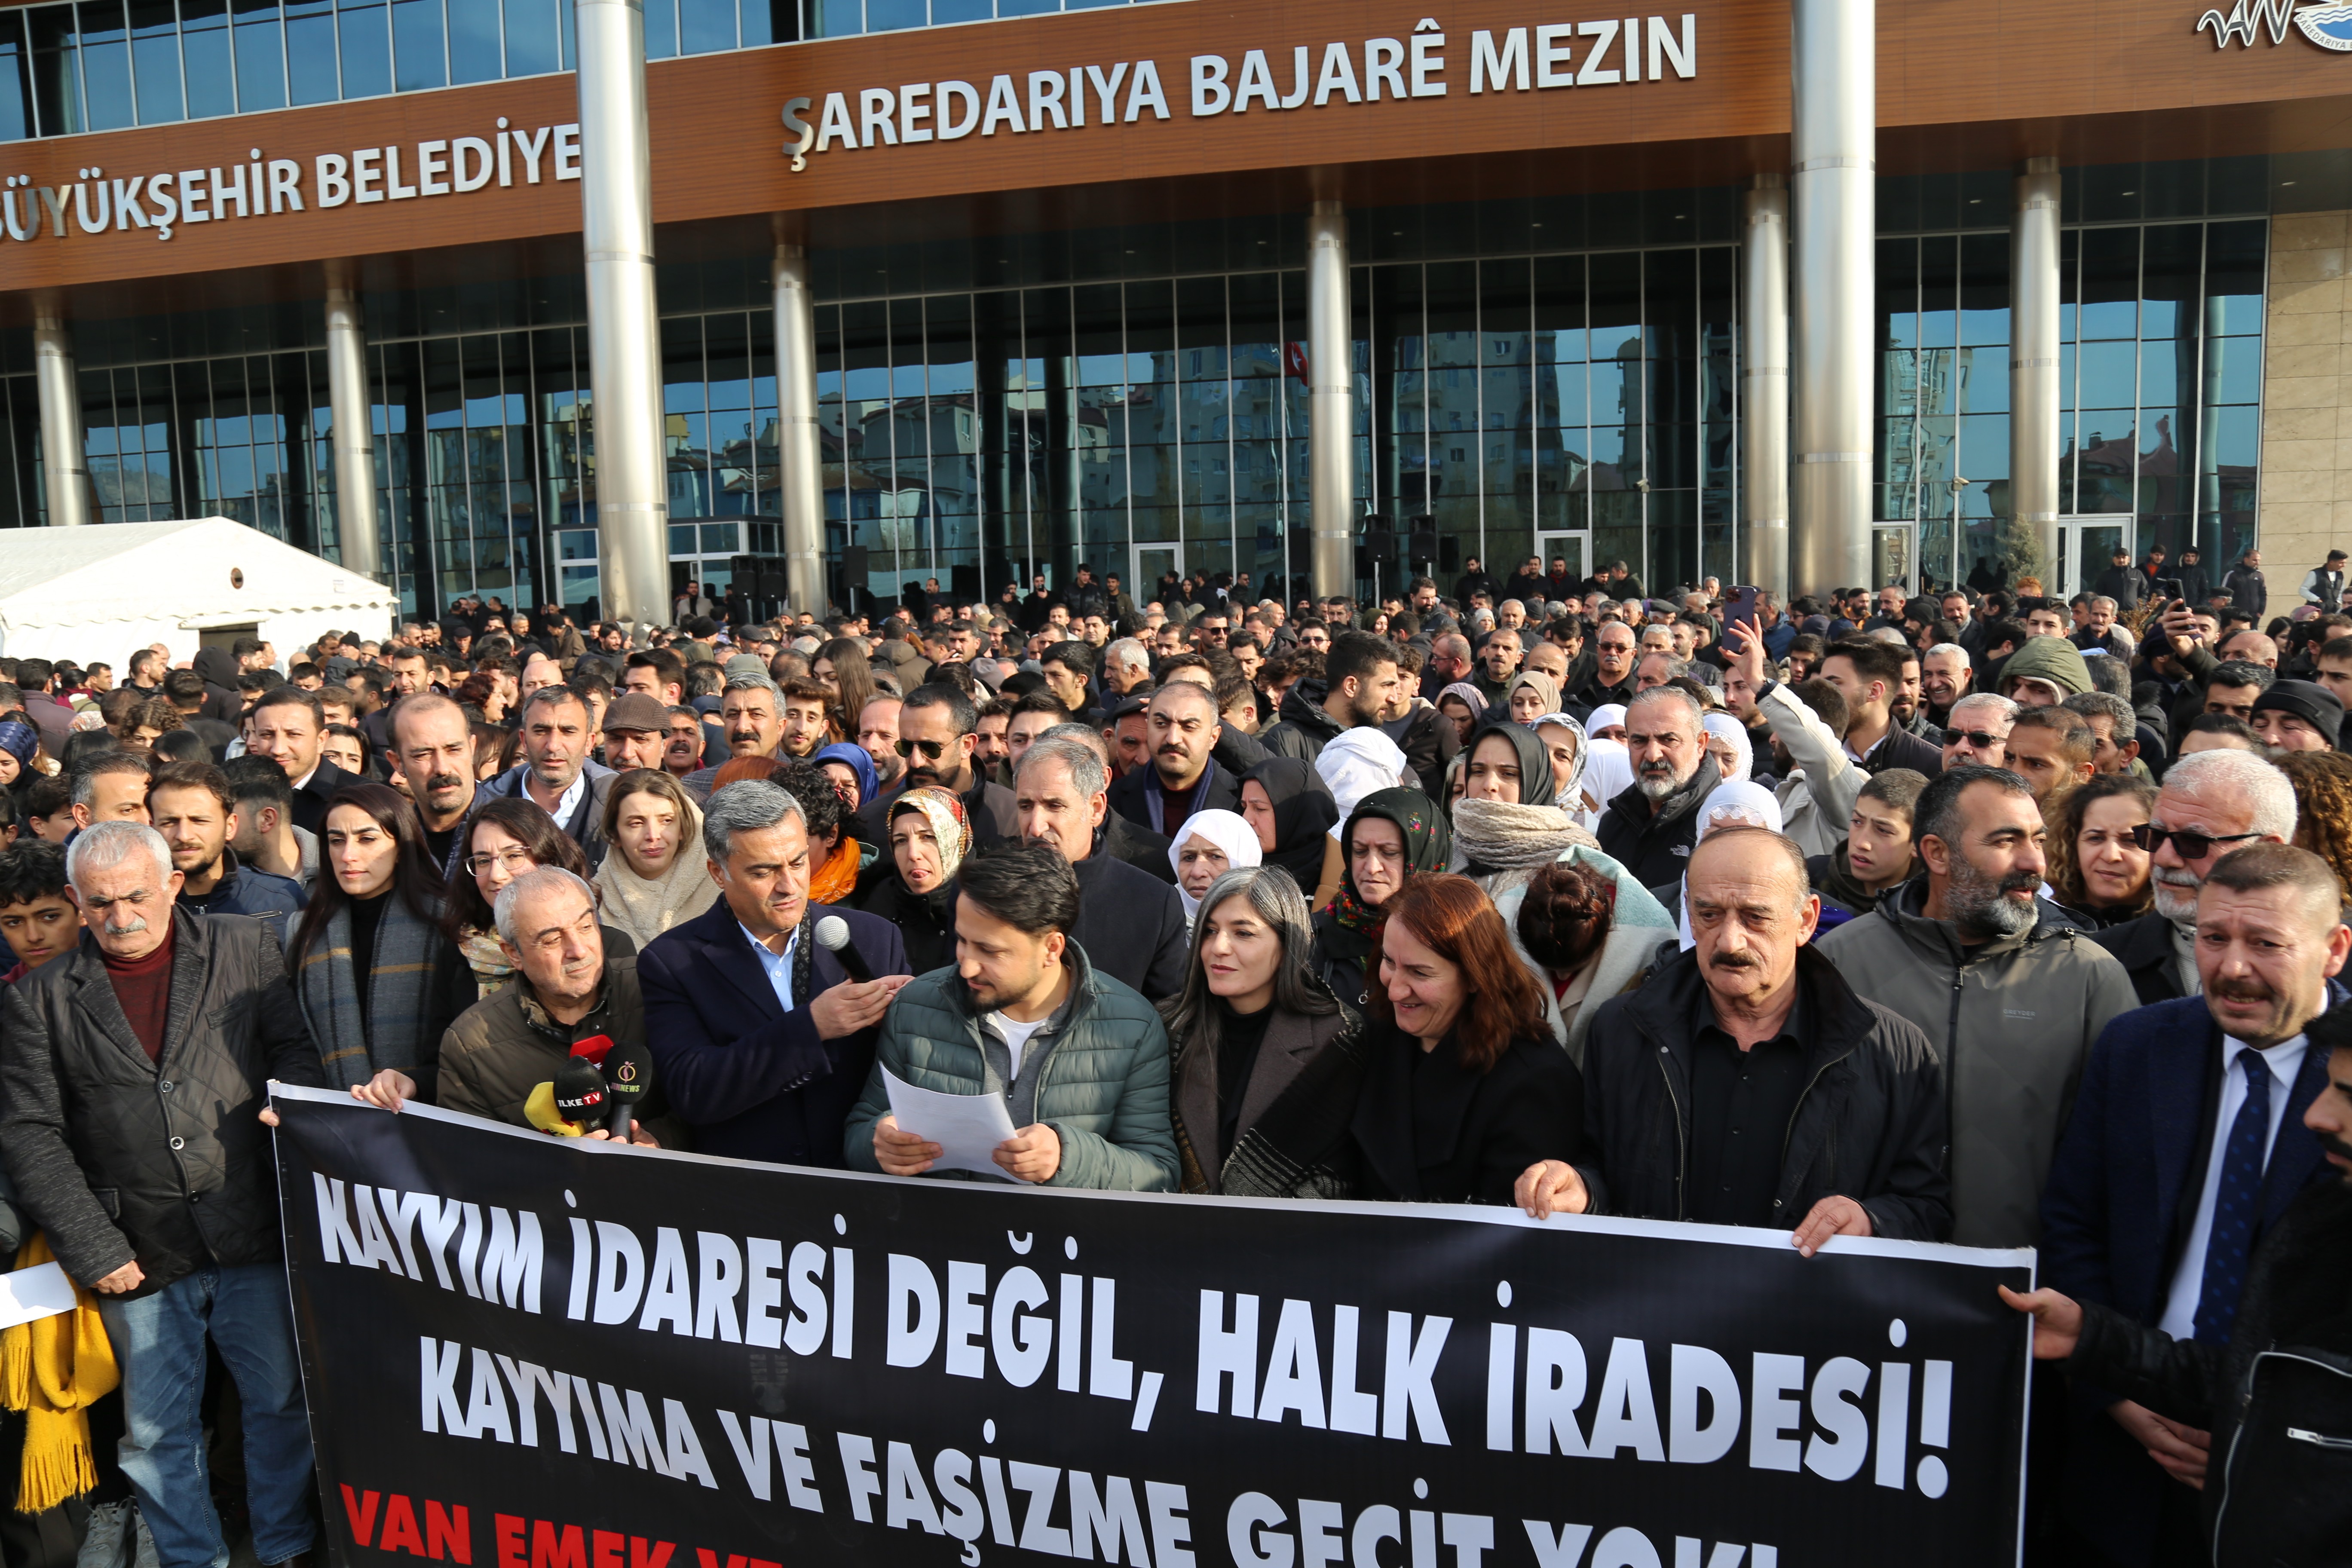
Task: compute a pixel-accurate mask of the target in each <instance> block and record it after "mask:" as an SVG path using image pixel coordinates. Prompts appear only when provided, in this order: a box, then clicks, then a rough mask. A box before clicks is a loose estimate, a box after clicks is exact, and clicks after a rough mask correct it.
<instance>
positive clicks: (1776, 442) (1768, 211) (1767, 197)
mask: <svg viewBox="0 0 2352 1568" xmlns="http://www.w3.org/2000/svg"><path fill="white" fill-rule="evenodd" d="M1747 210H1748V237H1747V248H1746V249H1745V250H1744V251H1743V252H1742V254H1741V258H1740V261H1741V272H1740V297H1739V310H1740V318H1739V319H1740V338H1741V342H1740V349H1741V353H1742V358H1743V362H1744V363H1742V364H1741V366H1740V375H1739V384H1740V417H1739V436H1740V468H1739V483H1740V488H1741V489H1743V490H1745V491H1746V492H1747V495H1748V508H1747V517H1746V520H1745V521H1746V524H1747V527H1746V531H1744V532H1743V533H1742V534H1741V535H1740V546H1741V548H1740V552H1739V567H1738V570H1739V572H1740V574H1741V577H1742V580H1743V581H1745V582H1748V583H1752V584H1756V585H1757V586H1759V587H1762V588H1769V589H1770V590H1771V591H1772V593H1773V594H1774V595H1775V596H1776V597H1778V598H1779V600H1780V603H1782V604H1784V605H1785V604H1786V603H1788V593H1789V192H1788V185H1787V182H1786V181H1785V180H1783V179H1782V178H1781V176H1780V174H1777V173H1773V174H1759V175H1757V176H1756V184H1755V186H1754V188H1753V189H1751V190H1750V191H1748V197H1747Z"/></svg>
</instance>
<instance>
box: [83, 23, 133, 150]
mask: <svg viewBox="0 0 2352 1568" xmlns="http://www.w3.org/2000/svg"><path fill="white" fill-rule="evenodd" d="M81 69H82V79H83V92H84V95H85V98H84V101H85V102H86V103H87V104H88V105H89V128H90V129H91V130H92V131H115V130H120V129H121V127H123V126H125V125H129V124H131V123H132V122H133V120H134V119H135V116H134V114H133V112H132V107H131V40H130V37H129V35H128V32H127V30H126V29H125V27H124V26H123V16H122V0H99V3H97V4H91V3H90V0H84V3H83V5H82V7H81Z"/></svg>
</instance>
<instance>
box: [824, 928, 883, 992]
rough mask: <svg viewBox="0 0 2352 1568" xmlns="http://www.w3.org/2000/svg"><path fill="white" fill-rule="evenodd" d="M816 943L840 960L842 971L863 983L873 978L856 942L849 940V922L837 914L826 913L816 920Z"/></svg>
mask: <svg viewBox="0 0 2352 1568" xmlns="http://www.w3.org/2000/svg"><path fill="white" fill-rule="evenodd" d="M816 943H817V945H818V946H819V947H821V948H823V949H824V950H825V951H826V952H829V953H831V954H833V956H834V957H835V958H837V959H839V960H840V961H841V969H842V973H845V974H846V975H848V976H849V978H850V979H852V980H854V981H856V983H857V984H860V985H863V984H866V982H868V981H870V980H872V979H873V978H874V971H873V969H872V968H871V967H869V966H868V965H867V963H866V955H865V954H864V953H862V952H858V951H857V944H856V942H852V941H850V940H849V922H848V921H845V920H843V919H842V918H841V917H840V916H839V915H827V916H825V917H824V919H823V920H821V921H817V922H816Z"/></svg>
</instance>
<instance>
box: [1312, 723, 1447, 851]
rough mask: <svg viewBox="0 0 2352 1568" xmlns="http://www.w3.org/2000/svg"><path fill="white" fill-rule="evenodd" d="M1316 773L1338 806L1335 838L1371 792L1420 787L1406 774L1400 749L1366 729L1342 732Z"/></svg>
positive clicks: (1317, 761) (1318, 762) (1325, 750)
mask: <svg viewBox="0 0 2352 1568" xmlns="http://www.w3.org/2000/svg"><path fill="white" fill-rule="evenodd" d="M1315 772H1316V774H1317V776H1318V777H1320V778H1321V779H1322V781H1323V783H1324V784H1325V786H1326V787H1327V788H1328V789H1329V790H1330V792H1331V798H1332V799H1334V800H1336V801H1338V802H1339V821H1338V822H1335V823H1333V824H1332V825H1331V837H1334V838H1337V837H1339V835H1340V833H1341V831H1342V830H1343V829H1345V828H1346V826H1347V825H1348V817H1349V814H1351V813H1352V812H1354V810H1355V809H1356V803H1357V802H1359V801H1360V800H1362V799H1363V798H1364V797H1365V796H1366V795H1370V794H1371V793H1372V792H1373V791H1375V790H1383V789H1396V788H1398V787H1400V786H1402V787H1403V788H1406V789H1419V788H1420V787H1421V784H1420V783H1419V781H1418V779H1417V778H1416V777H1415V776H1413V775H1412V774H1411V773H1408V772H1407V769H1406V764H1405V759H1404V751H1403V749H1402V747H1400V746H1398V744H1397V743H1396V742H1394V741H1391V740H1390V739H1389V738H1388V736H1387V735H1385V734H1383V733H1382V732H1381V731H1378V730H1375V729H1372V728H1370V727H1369V726H1367V725H1358V726H1357V727H1356V728H1354V729H1352V730H1342V731H1339V734H1338V735H1337V736H1335V737H1333V738H1332V740H1331V741H1330V742H1329V743H1328V744H1327V745H1326V746H1325V747H1324V748H1323V752H1322V755H1320V756H1318V757H1317V758H1316V759H1315Z"/></svg>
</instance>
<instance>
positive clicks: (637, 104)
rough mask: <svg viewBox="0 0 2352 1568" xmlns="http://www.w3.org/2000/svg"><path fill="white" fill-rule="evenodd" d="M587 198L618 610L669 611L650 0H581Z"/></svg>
mask: <svg viewBox="0 0 2352 1568" xmlns="http://www.w3.org/2000/svg"><path fill="white" fill-rule="evenodd" d="M577 13H578V16H579V27H580V68H579V70H578V72H577V73H576V75H577V79H578V81H579V88H580V169H581V180H580V209H581V228H582V237H583V244H584V247H585V248H586V251H587V273H588V383H589V387H590V391H591V394H592V395H593V405H592V415H591V417H592V420H593V424H592V425H591V430H592V432H593V437H594V440H595V445H596V450H595V458H596V531H597V539H598V552H599V556H600V562H601V565H602V568H603V576H604V582H603V584H602V586H603V590H604V592H603V595H602V600H603V608H604V615H605V616H606V618H607V619H613V620H635V621H654V622H666V621H667V620H668V619H669V603H670V595H669V462H668V457H667V446H666V444H665V442H664V440H663V424H662V398H661V322H660V319H659V316H658V314H657V311H656V306H655V301H654V218H653V174H652V162H651V155H650V150H649V138H648V133H647V130H646V18H645V9H644V5H643V0H579V4H578V6H577Z"/></svg>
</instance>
